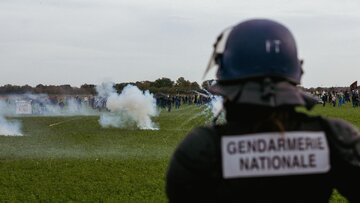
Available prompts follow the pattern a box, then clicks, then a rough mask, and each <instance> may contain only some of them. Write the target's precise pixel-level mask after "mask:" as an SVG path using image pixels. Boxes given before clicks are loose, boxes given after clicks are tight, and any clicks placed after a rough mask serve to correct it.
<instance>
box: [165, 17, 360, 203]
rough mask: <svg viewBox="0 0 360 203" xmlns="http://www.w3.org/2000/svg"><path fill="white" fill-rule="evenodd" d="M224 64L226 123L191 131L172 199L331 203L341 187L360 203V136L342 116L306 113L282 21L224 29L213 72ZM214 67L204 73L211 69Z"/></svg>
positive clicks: (174, 167) (179, 155)
mask: <svg viewBox="0 0 360 203" xmlns="http://www.w3.org/2000/svg"><path fill="white" fill-rule="evenodd" d="M213 65H216V66H217V79H218V81H217V84H215V85H213V86H211V87H210V90H211V92H212V93H214V94H220V95H222V96H223V98H224V102H223V105H224V109H225V115H226V123H225V124H214V125H213V126H207V127H197V128H195V129H193V130H192V131H191V132H190V133H189V134H188V135H187V136H186V137H185V138H184V140H183V141H182V142H181V143H180V144H179V146H178V147H177V149H176V150H175V152H174V154H173V156H172V158H171V161H170V164H169V168H168V171H167V176H166V194H167V197H168V200H169V202H276V203H279V202H287V203H289V202H291V203H294V202H328V201H329V198H330V196H331V194H332V192H333V189H334V188H336V189H337V190H338V191H339V192H340V193H341V194H342V195H343V196H345V197H346V198H347V199H348V200H349V201H350V202H356V203H357V202H360V192H359V188H358V187H357V186H356V184H352V183H356V182H357V181H358V180H360V134H359V131H358V130H357V129H356V128H355V127H354V126H353V125H351V124H350V123H348V122H345V121H343V120H340V119H330V118H323V117H321V116H309V115H308V114H305V113H301V112H298V111H296V109H295V107H297V106H303V107H306V108H307V109H308V110H311V109H312V107H313V106H314V105H315V104H316V103H317V99H314V98H312V97H310V96H309V95H307V94H305V93H303V92H302V91H301V90H300V89H299V88H298V87H297V85H298V84H300V80H301V76H302V73H303V70H302V60H299V59H298V55H297V48H296V44H295V40H294V38H293V36H292V34H291V32H290V31H289V30H288V29H287V28H286V27H285V26H284V25H282V24H280V23H278V22H275V21H272V20H266V19H254V20H248V21H245V22H241V23H240V24H237V25H235V26H233V27H230V28H228V29H226V30H225V31H223V32H222V33H221V35H220V36H219V37H218V38H217V41H216V43H215V45H214V53H213V55H212V58H211V60H210V64H209V66H208V69H209V68H211V67H212V66H213ZM208 69H207V70H208Z"/></svg>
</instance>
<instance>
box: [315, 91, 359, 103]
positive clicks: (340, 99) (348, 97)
mask: <svg viewBox="0 0 360 203" xmlns="http://www.w3.org/2000/svg"><path fill="white" fill-rule="evenodd" d="M318 96H319V98H320V100H321V103H322V105H323V106H326V104H327V103H328V104H330V105H332V106H333V107H336V106H339V107H341V106H342V105H344V104H345V103H348V102H351V104H352V106H353V107H358V106H359V104H360V97H359V91H358V90H357V89H354V90H351V91H348V90H345V91H328V92H326V91H323V92H322V93H321V94H319V95H318Z"/></svg>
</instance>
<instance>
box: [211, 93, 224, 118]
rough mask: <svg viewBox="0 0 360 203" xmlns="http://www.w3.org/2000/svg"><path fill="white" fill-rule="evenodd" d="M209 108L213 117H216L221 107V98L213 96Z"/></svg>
mask: <svg viewBox="0 0 360 203" xmlns="http://www.w3.org/2000/svg"><path fill="white" fill-rule="evenodd" d="M210 108H211V112H212V114H213V116H216V115H218V114H219V113H220V112H221V110H222V109H223V108H224V107H223V98H222V97H221V96H213V98H212V99H211V101H210Z"/></svg>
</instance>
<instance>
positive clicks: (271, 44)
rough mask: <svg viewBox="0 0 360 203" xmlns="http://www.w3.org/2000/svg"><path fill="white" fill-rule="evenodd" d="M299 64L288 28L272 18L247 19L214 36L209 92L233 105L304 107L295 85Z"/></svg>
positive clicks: (296, 83) (299, 72)
mask: <svg viewBox="0 0 360 203" xmlns="http://www.w3.org/2000/svg"><path fill="white" fill-rule="evenodd" d="M301 65H302V62H301V60H299V59H298V54H297V47H296V43H295V39H294V37H293V35H292V34H291V32H290V31H289V29H288V28H286V27H285V26H284V25H282V24H280V23H278V22H275V21H273V20H267V19H254V20H247V21H244V22H241V23H239V24H237V25H235V26H233V27H230V28H228V29H226V30H224V31H223V32H222V33H221V34H220V35H219V37H218V38H217V40H216V42H215V44H214V52H213V55H212V58H211V59H210V63H209V66H208V69H210V68H211V67H212V66H216V67H217V71H216V77H217V83H216V84H215V85H214V86H212V87H211V88H210V91H212V92H213V93H215V94H220V95H222V96H224V97H225V99H226V101H230V102H232V103H236V104H249V105H258V106H263V107H271V108H272V107H280V106H297V105H304V106H306V104H307V103H306V97H305V96H304V94H303V93H301V92H300V91H299V90H298V88H297V87H296V85H298V84H300V80H301V76H302V72H303V71H302V67H301ZM208 69H207V71H208Z"/></svg>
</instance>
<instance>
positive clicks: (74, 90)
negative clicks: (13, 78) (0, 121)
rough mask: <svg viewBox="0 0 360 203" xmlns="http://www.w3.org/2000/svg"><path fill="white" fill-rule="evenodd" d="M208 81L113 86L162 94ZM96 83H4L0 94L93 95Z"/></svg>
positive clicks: (189, 89)
mask: <svg viewBox="0 0 360 203" xmlns="http://www.w3.org/2000/svg"><path fill="white" fill-rule="evenodd" d="M209 82H210V81H204V82H203V83H202V85H201V87H200V85H199V84H198V83H197V82H191V81H189V80H186V79H185V78H184V77H179V78H178V79H177V80H176V81H173V80H171V79H170V78H166V77H162V78H159V79H157V80H155V81H138V82H129V83H116V84H114V88H115V89H116V90H117V91H118V92H121V91H122V89H123V88H124V87H125V86H126V85H128V84H131V85H134V86H137V87H138V88H139V89H140V90H149V91H150V92H151V93H155V94H156V93H163V94H190V93H192V92H193V91H199V90H200V89H201V88H206V87H207V86H208V84H209ZM95 87H96V85H94V84H83V85H81V86H80V87H73V86H71V85H68V84H66V85H42V84H39V85H36V86H35V87H32V86H29V85H23V86H18V85H10V84H7V85H4V86H0V94H26V93H30V94H50V95H60V94H65V95H95V94H96V88H95Z"/></svg>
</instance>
